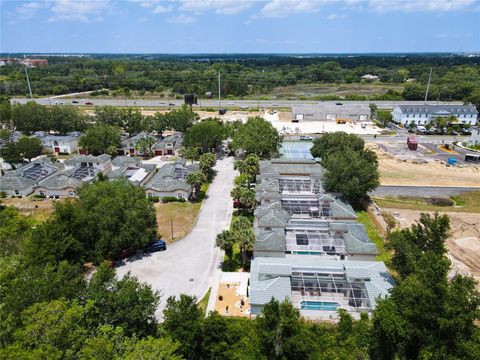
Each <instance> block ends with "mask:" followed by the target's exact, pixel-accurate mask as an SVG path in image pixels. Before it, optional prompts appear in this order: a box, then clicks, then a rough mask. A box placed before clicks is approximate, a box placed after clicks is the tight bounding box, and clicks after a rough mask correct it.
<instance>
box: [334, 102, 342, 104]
mask: <svg viewBox="0 0 480 360" xmlns="http://www.w3.org/2000/svg"><path fill="white" fill-rule="evenodd" d="M335 105H343V103H341V102H338V103H336V104H335Z"/></svg>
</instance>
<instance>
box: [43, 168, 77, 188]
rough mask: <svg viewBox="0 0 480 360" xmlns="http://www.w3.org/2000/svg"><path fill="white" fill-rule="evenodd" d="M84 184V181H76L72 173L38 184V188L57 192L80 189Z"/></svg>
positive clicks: (63, 173)
mask: <svg viewBox="0 0 480 360" xmlns="http://www.w3.org/2000/svg"><path fill="white" fill-rule="evenodd" d="M82 184H83V182H82V180H78V179H75V178H74V177H73V176H72V174H71V172H70V171H65V172H61V173H58V174H55V175H53V176H51V177H49V178H47V179H45V180H43V181H40V182H39V183H38V185H37V186H38V187H43V188H46V189H51V190H57V189H65V188H69V187H73V188H78V187H80V186H81V185H82Z"/></svg>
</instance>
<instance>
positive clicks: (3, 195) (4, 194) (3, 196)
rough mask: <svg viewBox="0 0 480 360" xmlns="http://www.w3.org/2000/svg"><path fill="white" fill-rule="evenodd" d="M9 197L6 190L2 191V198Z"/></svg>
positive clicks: (0, 193)
mask: <svg viewBox="0 0 480 360" xmlns="http://www.w3.org/2000/svg"><path fill="white" fill-rule="evenodd" d="M6 197H7V193H6V192H5V191H0V199H5V198H6Z"/></svg>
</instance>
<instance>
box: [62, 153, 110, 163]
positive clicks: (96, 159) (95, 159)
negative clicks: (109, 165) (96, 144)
mask: <svg viewBox="0 0 480 360" xmlns="http://www.w3.org/2000/svg"><path fill="white" fill-rule="evenodd" d="M111 158H112V157H111V156H110V155H107V154H102V155H99V156H93V155H75V156H72V157H71V158H69V159H67V160H65V161H64V162H63V163H64V164H66V165H75V164H79V163H81V162H92V163H104V162H107V161H109V160H110V159H111Z"/></svg>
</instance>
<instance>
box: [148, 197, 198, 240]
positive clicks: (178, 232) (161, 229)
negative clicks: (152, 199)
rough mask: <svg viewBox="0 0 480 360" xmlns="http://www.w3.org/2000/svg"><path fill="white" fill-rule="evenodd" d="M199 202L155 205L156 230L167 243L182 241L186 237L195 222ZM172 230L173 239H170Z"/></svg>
mask: <svg viewBox="0 0 480 360" xmlns="http://www.w3.org/2000/svg"><path fill="white" fill-rule="evenodd" d="M201 206H202V203H201V202H196V203H190V202H184V203H181V202H170V203H165V204H161V203H157V204H155V210H156V211H157V230H158V233H159V235H161V236H162V239H164V240H165V241H167V242H172V241H175V240H179V239H183V238H184V237H185V236H186V235H188V234H189V233H190V232H191V231H192V229H193V226H194V225H195V221H196V220H197V216H198V213H199V211H200V207H201ZM172 228H173V239H172Z"/></svg>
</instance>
